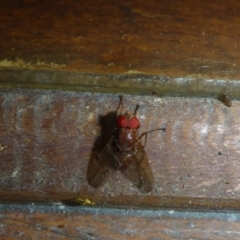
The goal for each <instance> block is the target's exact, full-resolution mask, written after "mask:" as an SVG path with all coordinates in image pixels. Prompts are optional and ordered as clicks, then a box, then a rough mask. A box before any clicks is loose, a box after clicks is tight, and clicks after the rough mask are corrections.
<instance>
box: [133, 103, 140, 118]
mask: <svg viewBox="0 0 240 240" xmlns="http://www.w3.org/2000/svg"><path fill="white" fill-rule="evenodd" d="M139 107H140V105H139V104H137V105H136V108H135V110H134V113H133V115H136V114H137V110H138V109H139Z"/></svg>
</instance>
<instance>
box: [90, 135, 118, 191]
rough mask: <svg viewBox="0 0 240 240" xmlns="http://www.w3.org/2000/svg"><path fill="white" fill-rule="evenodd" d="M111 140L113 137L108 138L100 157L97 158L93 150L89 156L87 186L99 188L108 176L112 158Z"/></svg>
mask: <svg viewBox="0 0 240 240" xmlns="http://www.w3.org/2000/svg"><path fill="white" fill-rule="evenodd" d="M113 138H114V137H113V136H112V137H111V138H110V140H109V141H108V143H107V145H106V146H105V148H104V149H103V150H102V152H101V154H100V156H98V152H97V151H94V150H93V152H92V154H91V158H90V162H89V167H88V173H87V180H88V182H89V184H90V185H91V186H92V187H94V188H98V187H99V186H101V185H102V183H103V182H104V181H105V180H106V178H107V176H108V174H109V170H110V162H111V160H112V158H113V148H112V142H113Z"/></svg>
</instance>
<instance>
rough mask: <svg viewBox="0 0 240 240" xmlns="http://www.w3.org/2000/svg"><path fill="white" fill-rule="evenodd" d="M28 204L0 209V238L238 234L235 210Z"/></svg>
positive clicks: (228, 236)
mask: <svg viewBox="0 0 240 240" xmlns="http://www.w3.org/2000/svg"><path fill="white" fill-rule="evenodd" d="M28 208H29V209H26V206H25V207H23V208H21V210H20V209H15V208H12V209H11V207H10V208H9V206H8V208H7V209H6V208H5V210H3V209H1V216H0V221H1V229H0V236H1V238H3V239H13V238H24V239H35V238H38V239H60V238H61V239H120V238H121V239H166V240H167V239H219V240H220V239H233V240H235V239H236V240H237V239H239V235H240V233H239V226H240V222H239V213H231V214H229V213H208V214H207V213H204V212H178V211H174V210H170V211H164V210H163V211H162V210H160V211H147V212H146V211H144V210H143V211H132V210H116V209H115V210H114V209H86V208H84V209H83V208H73V209H69V207H64V206H55V207H51V211H50V212H47V211H49V210H48V208H49V207H44V206H41V207H39V206H34V205H31V206H29V207H28ZM10 209H11V210H10ZM54 209H55V210H57V211H56V212H52V210H54ZM44 210H45V211H46V210H47V211H46V212H44Z"/></svg>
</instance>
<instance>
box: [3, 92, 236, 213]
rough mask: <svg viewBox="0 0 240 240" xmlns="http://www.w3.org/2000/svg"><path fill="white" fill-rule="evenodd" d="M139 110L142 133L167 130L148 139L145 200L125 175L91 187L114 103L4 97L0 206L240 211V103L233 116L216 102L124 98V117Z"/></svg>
mask: <svg viewBox="0 0 240 240" xmlns="http://www.w3.org/2000/svg"><path fill="white" fill-rule="evenodd" d="M137 103H139V104H140V106H141V107H140V109H139V119H140V122H141V128H140V130H139V131H140V132H141V133H142V132H146V131H148V130H151V129H155V128H159V127H166V133H165V132H160V131H157V132H153V133H151V134H149V135H148V139H147V145H146V148H145V150H146V152H147V154H148V157H149V159H150V165H151V168H152V170H153V175H154V178H155V185H154V190H153V191H152V192H151V193H150V194H143V193H141V192H139V190H138V189H136V188H135V187H134V186H132V184H131V182H129V181H128V180H127V179H125V178H124V177H123V176H122V175H121V174H120V172H114V174H113V175H111V176H110V177H109V180H108V181H107V183H106V184H105V185H104V186H103V187H101V188H99V189H94V188H92V187H91V186H89V184H88V182H87V180H86V174H87V171H88V164H89V158H90V155H91V150H92V148H93V146H94V142H95V140H96V139H97V138H98V137H99V135H101V130H102V129H101V126H100V125H99V124H98V119H99V116H102V119H105V121H106V122H105V123H106V124H111V121H112V119H111V118H109V114H110V113H111V112H112V111H115V109H116V107H117V105H118V97H117V96H116V95H109V94H90V93H79V92H53V91H43V90H35V91H33V90H31V91H29V90H16V91H13V90H11V92H8V91H1V93H0V106H1V107H0V117H1V119H0V122H1V124H0V144H1V146H2V148H3V149H2V150H1V152H0V158H1V168H0V183H1V184H0V198H1V200H5V201H6V200H7V201H63V200H68V199H70V198H74V197H78V196H81V197H83V198H90V199H92V200H93V201H94V202H95V203H96V204H98V205H101V206H103V205H105V206H107V205H110V206H131V207H147V208H149V207H161V206H168V207H171V206H175V207H183V208H186V207H193V208H196V207H201V208H214V209H220V208H227V209H239V201H238V199H239V196H240V192H239V185H240V182H239V172H240V170H239V164H238V157H239V144H238V138H239V131H238V129H239V116H238V112H239V102H238V101H235V100H234V101H232V104H233V105H232V107H231V108H229V107H226V106H225V105H224V104H223V103H221V102H220V101H218V100H213V99H197V98H157V97H155V96H152V97H150V96H134V97H133V96H128V95H125V96H124V105H125V107H126V110H127V109H128V110H130V111H133V110H134V108H135V105H136V104H137ZM105 130H106V129H105ZM104 134H106V135H105V137H106V138H108V135H109V134H110V133H109V132H104ZM105 140H106V139H105ZM105 140H104V141H105ZM103 143H104V142H103Z"/></svg>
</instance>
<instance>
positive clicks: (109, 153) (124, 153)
mask: <svg viewBox="0 0 240 240" xmlns="http://www.w3.org/2000/svg"><path fill="white" fill-rule="evenodd" d="M119 99H120V101H119V106H118V108H117V110H116V112H115V113H116V114H115V116H116V119H115V129H114V130H113V133H112V135H111V137H110V139H109V141H108V143H107V144H106V146H105V147H104V149H103V150H102V152H101V154H100V156H97V154H92V156H91V159H90V162H93V161H95V162H96V164H95V166H94V167H93V169H92V171H91V174H90V175H88V182H89V184H90V185H91V186H92V187H95V188H98V187H100V186H101V185H102V184H103V182H105V180H106V178H107V175H108V174H109V171H110V169H111V168H112V169H115V170H119V171H121V172H122V174H123V175H124V176H125V177H126V178H127V179H129V180H130V181H131V182H132V184H133V185H134V186H136V187H137V188H138V189H140V190H141V191H142V192H144V193H147V192H150V191H152V189H153V185H154V179H153V174H152V170H151V167H150V164H149V160H148V157H147V154H146V152H145V150H144V146H143V145H142V143H141V138H142V137H144V136H145V143H146V137H147V134H148V133H149V132H152V131H156V130H163V131H165V130H166V129H165V128H159V129H154V130H151V131H148V132H145V133H142V134H141V135H140V136H138V129H139V127H140V122H139V119H138V118H137V111H138V108H139V105H138V104H137V106H136V108H135V111H134V112H133V113H130V112H128V111H126V112H125V113H124V114H122V109H123V98H122V96H119Z"/></svg>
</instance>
